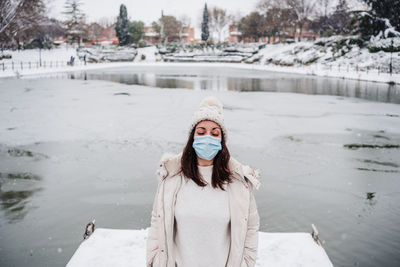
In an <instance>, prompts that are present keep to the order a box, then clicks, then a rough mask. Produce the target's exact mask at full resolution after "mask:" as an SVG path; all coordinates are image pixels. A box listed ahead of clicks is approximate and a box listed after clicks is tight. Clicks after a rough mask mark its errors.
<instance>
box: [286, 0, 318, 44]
mask: <svg viewBox="0 0 400 267" xmlns="http://www.w3.org/2000/svg"><path fill="white" fill-rule="evenodd" d="M286 4H287V7H288V8H290V9H292V10H293V11H294V12H296V15H297V28H298V29H299V41H300V40H301V35H302V32H303V26H304V24H305V23H306V22H307V21H308V20H311V18H312V16H313V12H314V10H315V0H286Z"/></svg>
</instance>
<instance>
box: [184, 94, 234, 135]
mask: <svg viewBox="0 0 400 267" xmlns="http://www.w3.org/2000/svg"><path fill="white" fill-rule="evenodd" d="M222 107H223V106H222V103H221V102H220V101H219V100H218V99H217V98H216V97H214V96H209V97H206V98H204V99H203V100H202V101H201V103H200V108H199V110H197V111H196V112H195V113H194V114H193V117H192V119H191V121H190V125H189V136H190V134H191V133H192V130H193V128H194V127H196V125H197V124H198V123H199V122H201V121H205V120H210V121H213V122H215V123H217V124H218V125H219V126H220V127H221V129H222V134H223V135H224V139H225V142H226V140H227V137H228V135H227V130H226V126H225V121H224V116H223V114H222Z"/></svg>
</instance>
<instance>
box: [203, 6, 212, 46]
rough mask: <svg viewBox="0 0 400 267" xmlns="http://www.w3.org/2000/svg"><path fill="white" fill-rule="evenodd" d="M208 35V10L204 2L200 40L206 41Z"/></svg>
mask: <svg viewBox="0 0 400 267" xmlns="http://www.w3.org/2000/svg"><path fill="white" fill-rule="evenodd" d="M209 36H210V32H209V30H208V10H207V4H205V5H204V11H203V22H202V23H201V40H203V41H207V40H208V37H209Z"/></svg>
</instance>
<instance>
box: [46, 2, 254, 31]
mask: <svg viewBox="0 0 400 267" xmlns="http://www.w3.org/2000/svg"><path fill="white" fill-rule="evenodd" d="M47 1H49V8H50V16H52V17H56V18H59V19H60V18H62V17H63V15H62V13H61V12H62V11H63V6H64V3H65V0H47ZM81 2H82V3H83V5H82V9H83V11H84V13H85V14H86V16H87V22H93V21H98V20H99V19H100V18H102V17H107V18H109V19H110V20H111V19H112V18H113V17H116V16H118V13H119V6H120V5H121V4H125V5H126V7H127V9H128V17H129V18H130V19H131V20H141V21H143V22H145V24H146V25H147V24H150V23H151V22H152V21H155V20H158V19H159V18H160V16H161V10H164V15H173V16H175V17H177V18H178V19H179V17H180V16H181V15H187V16H189V17H190V18H191V26H194V27H198V25H199V23H201V21H199V20H200V18H201V12H202V10H203V7H204V3H205V2H207V6H208V7H209V8H210V7H212V6H218V7H221V8H224V9H226V10H227V11H228V12H230V13H233V14H236V13H238V12H239V13H240V14H242V15H247V14H248V13H250V12H251V11H253V10H255V7H256V4H257V2H258V0H208V1H204V0H81Z"/></svg>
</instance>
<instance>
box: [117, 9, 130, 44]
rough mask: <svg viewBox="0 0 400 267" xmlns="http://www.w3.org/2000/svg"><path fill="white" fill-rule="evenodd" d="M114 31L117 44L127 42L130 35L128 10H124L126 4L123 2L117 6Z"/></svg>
mask: <svg viewBox="0 0 400 267" xmlns="http://www.w3.org/2000/svg"><path fill="white" fill-rule="evenodd" d="M115 32H116V34H117V37H118V41H119V45H127V44H129V41H130V36H129V21H128V11H127V10H126V6H125V5H124V4H121V6H120V8H119V16H118V19H117V24H116V25H115Z"/></svg>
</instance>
